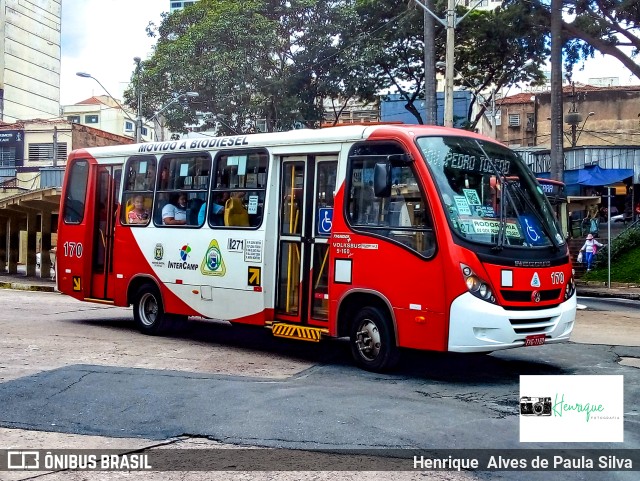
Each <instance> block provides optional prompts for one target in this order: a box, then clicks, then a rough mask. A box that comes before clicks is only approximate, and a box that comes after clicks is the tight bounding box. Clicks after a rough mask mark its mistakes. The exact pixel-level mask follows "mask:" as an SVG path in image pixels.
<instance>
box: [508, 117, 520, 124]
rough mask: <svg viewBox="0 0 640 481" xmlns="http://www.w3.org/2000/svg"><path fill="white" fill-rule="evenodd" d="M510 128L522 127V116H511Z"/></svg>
mask: <svg viewBox="0 0 640 481" xmlns="http://www.w3.org/2000/svg"><path fill="white" fill-rule="evenodd" d="M509 127H520V114H509Z"/></svg>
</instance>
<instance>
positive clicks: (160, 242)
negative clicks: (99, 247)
mask: <svg viewBox="0 0 640 481" xmlns="http://www.w3.org/2000/svg"><path fill="white" fill-rule="evenodd" d="M115 236H116V242H115V248H114V250H115V261H114V274H115V277H116V282H117V289H116V290H117V291H118V298H117V301H116V303H117V305H127V299H126V297H125V295H126V292H127V290H128V287H129V285H130V283H131V281H132V280H133V279H135V278H136V277H139V276H146V277H150V278H153V279H154V280H155V281H156V284H157V285H159V286H160V290H161V293H162V297H163V301H164V308H165V311H166V312H169V313H173V314H182V315H188V316H202V317H205V318H215V319H222V320H226V321H231V322H238V323H245V324H255V325H262V326H263V325H265V323H266V321H267V320H271V319H273V309H272V308H271V309H268V308H266V309H265V296H266V295H267V294H266V293H265V289H264V288H263V287H262V286H258V287H252V286H249V285H248V277H249V276H248V272H249V271H248V268H249V266H250V265H251V264H253V263H247V262H244V260H243V258H244V256H243V255H242V253H237V252H230V251H229V250H228V245H229V242H228V239H227V238H235V239H238V238H240V239H246V238H251V237H253V238H262V236H263V234H262V233H260V232H259V231H234V232H229V231H224V230H218V231H213V230H211V229H209V228H207V227H203V228H200V229H190V228H181V227H179V228H163V227H160V228H156V227H154V226H152V225H151V226H146V227H131V226H123V225H117V227H116V234H115ZM214 241H215V245H216V246H217V248H218V249H219V252H220V253H221V255H222V259H223V265H224V269H223V271H222V272H221V274H222V275H219V276H217V275H216V276H214V275H208V274H210V271H209V270H208V269H207V268H206V258H207V252H208V250H209V249H210V248H211V245H212V242H214ZM182 256H184V257H182ZM185 266H186V268H185ZM251 267H254V266H252V265H251ZM257 267H260V266H257ZM263 270H264V269H263ZM260 282H261V283H262V282H264V281H263V280H261V281H260Z"/></svg>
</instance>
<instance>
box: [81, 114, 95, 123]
mask: <svg viewBox="0 0 640 481" xmlns="http://www.w3.org/2000/svg"><path fill="white" fill-rule="evenodd" d="M84 123H85V124H97V123H98V116H97V115H85V116H84Z"/></svg>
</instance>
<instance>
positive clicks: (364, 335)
mask: <svg viewBox="0 0 640 481" xmlns="http://www.w3.org/2000/svg"><path fill="white" fill-rule="evenodd" d="M350 344H351V354H352V355H353V358H354V360H355V362H356V364H358V366H360V367H361V368H363V369H365V370H367V371H373V372H382V371H387V370H389V369H391V368H393V367H394V366H395V365H396V364H397V362H398V360H399V359H400V351H399V350H398V347H397V346H396V344H395V338H394V335H393V327H392V326H391V320H390V319H389V316H388V315H387V314H385V313H384V312H383V311H381V310H380V309H378V308H377V307H365V308H364V309H361V310H360V311H359V312H358V314H357V315H356V318H355V319H354V321H353V323H352V324H351V333H350Z"/></svg>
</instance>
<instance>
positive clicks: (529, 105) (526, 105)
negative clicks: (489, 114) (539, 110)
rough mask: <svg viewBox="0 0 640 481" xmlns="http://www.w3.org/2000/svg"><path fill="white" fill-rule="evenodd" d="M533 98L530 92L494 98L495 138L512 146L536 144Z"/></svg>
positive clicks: (531, 145)
mask: <svg viewBox="0 0 640 481" xmlns="http://www.w3.org/2000/svg"><path fill="white" fill-rule="evenodd" d="M534 100H535V96H534V95H532V94H530V93H521V94H517V95H511V96H509V97H504V98H502V99H498V100H496V108H497V110H496V116H495V123H496V139H498V140H499V141H500V142H502V143H504V144H507V145H508V146H509V147H512V148H514V147H533V146H535V145H536V113H535V101H534Z"/></svg>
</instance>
